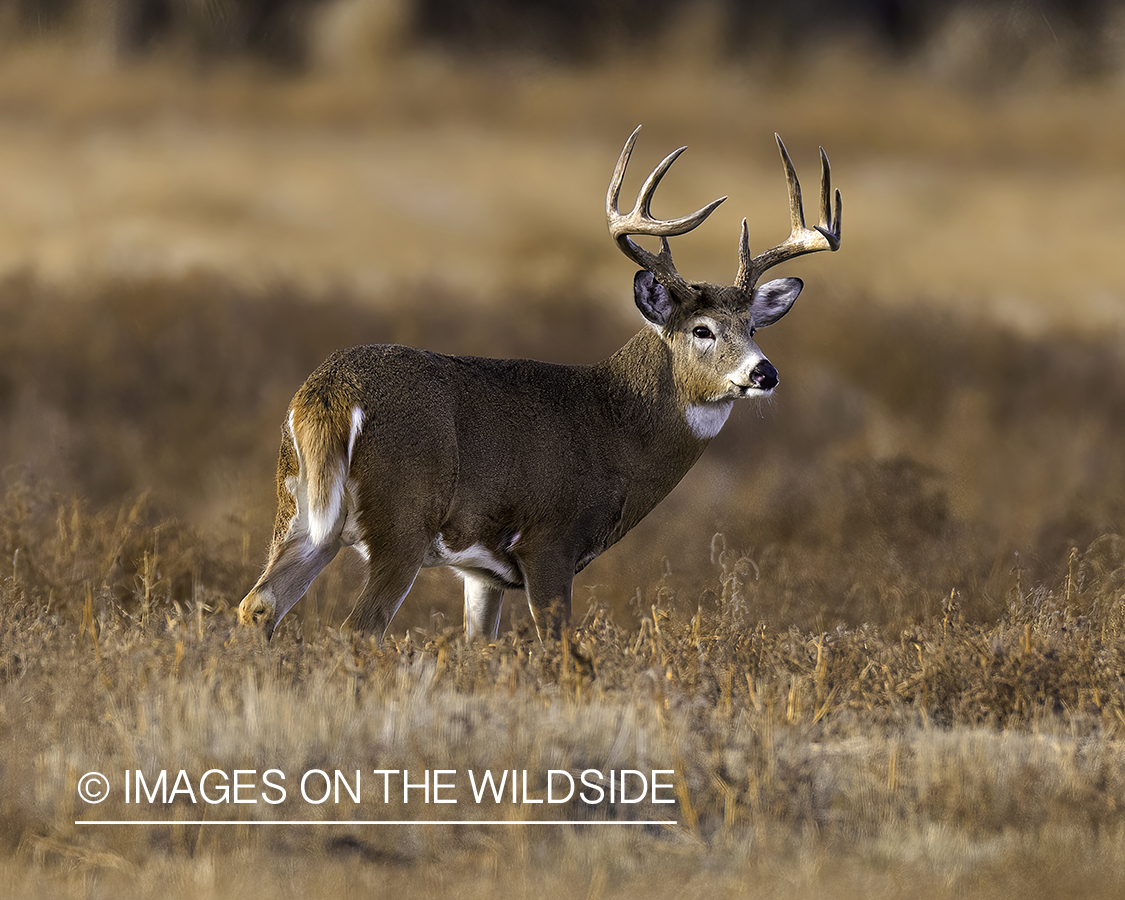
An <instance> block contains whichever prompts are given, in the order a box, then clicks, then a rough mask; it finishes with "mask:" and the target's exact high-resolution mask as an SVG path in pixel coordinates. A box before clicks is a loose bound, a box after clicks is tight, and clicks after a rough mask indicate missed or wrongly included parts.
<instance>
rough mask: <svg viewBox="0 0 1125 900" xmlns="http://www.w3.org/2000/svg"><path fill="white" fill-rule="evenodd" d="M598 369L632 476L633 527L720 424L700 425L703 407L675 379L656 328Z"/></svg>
mask: <svg viewBox="0 0 1125 900" xmlns="http://www.w3.org/2000/svg"><path fill="white" fill-rule="evenodd" d="M595 369H596V370H597V372H598V375H599V377H600V379H601V381H602V384H603V385H604V388H605V391H606V396H607V401H608V404H609V406H610V408H611V409H612V414H613V419H614V423H615V426H616V428H617V430H618V436H619V446H620V448H621V451H620V452H621V459H620V460H619V464H620V465H621V466H622V467H623V470H624V472H625V474H626V477H627V479H628V482H629V502H628V503H627V507H628V512H627V514H626V519H627V520H633V521H626V522H624V523H623V524H624V525H625V526H626V529H625V530H628V528H629V527H631V526H632V525H633V524H635V522H636V521H639V520H640V518H641V517H643V516H644V515H645V514H646V513H647V512H648V511H649V510H651V509H652V508H653V507H654V506H655V505H656V504H657V503H659V502H660V501H661V500H662V499H663V498H664V497H665V496H666V495H667V494H668V492H669V491H671V490H672V488H674V487H675V486H676V484H677V483H679V481H680V479H681V478H683V477H684V475H685V474H687V471H688V470H689V469H690V468H691V467H692V466H693V465H694V464H695V462H696V460H698V459H699V455H700V454H701V453H702V452H703V450H704V449H705V448H706V446H707V444H708V443H710V440H711V438H712V437H713V436H714V434H715V433H717V431H718V427H714V428H713V429H711V428H701V427H700V423H699V421H698V418H697V417H698V415H699V413H698V411H697V410H694V408H693V407H691V405H690V404H688V403H687V402H686V401H685V399H684V397H683V396H682V391H681V390H680V387H679V385H678V384H677V383H676V379H675V373H674V370H673V361H672V352H671V350H670V349H669V348H668V346H667V345H666V344H665V343H664V342H663V341H662V340H661V339H660V337H659V336H658V335H657V334H656V333H655V332H653V331H652V330H651V329H648V328H646V329H644V330H643V331H641V332H640V333H638V334H637V335H635V336H634V337H633V338H632V339H631V340H630V341H629V342H628V343H627V344H625V346H624V347H622V348H621V349H620V350H618V351H617V352H616V353H615V354H613V356H611V357H610V358H609V359H607V360H605V361H604V362H602V363H600V364H599V365H598V366H596V367H595ZM728 409H729V408H728ZM693 410H694V411H693ZM693 417H695V421H693ZM721 418H722V419H725V411H724V412H723V413H722V415H721ZM718 424H719V425H721V424H722V422H721V421H720V422H719V423H718ZM634 517H635V518H634Z"/></svg>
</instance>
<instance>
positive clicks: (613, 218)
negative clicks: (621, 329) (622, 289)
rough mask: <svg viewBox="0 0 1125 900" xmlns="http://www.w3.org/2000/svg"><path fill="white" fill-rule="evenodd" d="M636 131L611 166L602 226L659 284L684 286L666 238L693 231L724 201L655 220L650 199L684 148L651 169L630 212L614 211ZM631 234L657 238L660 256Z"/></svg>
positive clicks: (638, 128)
mask: <svg viewBox="0 0 1125 900" xmlns="http://www.w3.org/2000/svg"><path fill="white" fill-rule="evenodd" d="M640 130H641V126H639V125H638V126H637V127H636V129H635V130H634V131H633V133H632V134H631V135H629V139H628V140H627V141H626V142H625V146H624V148H623V149H622V150H621V156H620V157H618V160H617V165H616V166H615V167H614V170H613V178H612V179H611V180H610V182H609V190H608V191H607V192H606V198H605V215H606V223H607V224H608V225H609V233H610V236H611V237H612V238H613V240H614V241H615V242H616V243H617V246H618V247H620V248H621V252H622V253H624V254H625V255H626V256H627V257H628V258H629V259H631V260H633V262H635V263H637V264H638V265H639V266H641V267H642V268H644V269H647V270H649V271H650V272H652V273H653V274H654V275H657V276H658V277H659V279H660V280H661V281H662V282H671V283H676V284H679V285H684V286H686V282H684V279H683V278H682V277H681V276H680V274H679V273H678V272H677V271H676V267H675V265H674V264H673V263H672V251H671V249H670V248H669V246H668V238H670V237H675V236H676V235H680V234H686V233H687V232H689V231H691V230H692V229H693V228H697V227H698V226H699V225H700V224H702V222H703V221H704V220H705V219H706V218H707V217H708V216H709V215H711V213H712V212H714V211H715V208H716V207H717V206H718V205H719V204H720V203H722V202H723V201H724V200H726V199H727V198H726V197H720V198H719V199H718V200H713V201H712V202H710V203H708V204H707V205H706V206H704V207H703V208H702V209H698V210H696V211H695V212H693V213H690V214H689V215H686V216H680V217H679V218H677V219H657V218H655V217H654V216H653V215H652V210H651V206H652V198H653V195H654V194H655V193H656V188H657V186H658V185H659V184H660V181H661V179H662V178H663V177H664V176H665V174H667V172H668V170H669V169H670V168H671V167H672V163H674V162H675V161H676V160H677V159H679V158H680V154H681V153H683V152H684V150H686V149H687V148H686V147H680V148H679V149H678V150H674V151H673V152H671V153H669V154H668V155H667V156H666V157H664V159H663V161H662V162H661V163H660V165H658V166H657V167H656V168H655V169H653V170H652V173H651V174H650V175H649V176H648V178H646V179H645V182H644V184H643V185H642V186H641V190H640V192H639V193H638V194H637V202H636V203H635V204H634V205H633V209H632V210H631V211H630V212H629V213H627V214H624V215H623V214H622V213H621V212H620V211H619V210H618V199H619V197H620V195H621V183H622V181H623V180H624V178H625V168H626V167H627V166H628V165H629V158H630V157H631V156H632V154H633V146H634V144H636V142H637V135H638V134H639V133H640ZM634 234H647V235H653V236H655V237H659V238H660V239H661V241H660V244H661V249H660V253H651V252H649V251H648V250H645V249H644V248H643V247H640V246H639V245H638V244H637V243H636V242H635V241H633V240H632V238H631V237H630V235H634ZM666 286H667V285H666Z"/></svg>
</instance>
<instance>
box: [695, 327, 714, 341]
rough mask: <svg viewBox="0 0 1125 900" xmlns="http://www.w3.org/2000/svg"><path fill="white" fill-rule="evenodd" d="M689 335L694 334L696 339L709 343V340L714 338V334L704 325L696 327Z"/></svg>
mask: <svg viewBox="0 0 1125 900" xmlns="http://www.w3.org/2000/svg"><path fill="white" fill-rule="evenodd" d="M691 333H692V334H694V335H695V336H696V337H697V338H699V339H700V340H703V341H710V340H713V339H714V337H715V333H714V332H713V331H712V330H711V329H710V328H708V327H707V326H706V325H696V326H695V327H694V328H693V329H692V330H691Z"/></svg>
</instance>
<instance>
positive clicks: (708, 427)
mask: <svg viewBox="0 0 1125 900" xmlns="http://www.w3.org/2000/svg"><path fill="white" fill-rule="evenodd" d="M732 406H734V401H733V400H720V401H719V402H718V403H693V404H691V405H690V406H689V407H688V408H687V409H686V410H684V419H685V421H686V422H687V425H688V428H690V429H691V433H692V434H694V435H695V436H696V437H697V438H699V439H700V440H708V439H710V438H713V437H714V436H715V435H717V434H718V433H719V432H720V431H721V430H722V427H723V426H724V425H725V424H726V421H727V416H729V415H730V410H731V407H732Z"/></svg>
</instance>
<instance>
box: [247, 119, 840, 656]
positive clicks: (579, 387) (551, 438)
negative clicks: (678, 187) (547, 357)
mask: <svg viewBox="0 0 1125 900" xmlns="http://www.w3.org/2000/svg"><path fill="white" fill-rule="evenodd" d="M639 131H640V128H638V129H637V130H636V131H634V132H633V134H632V135H631V136H630V137H629V140H628V141H627V142H626V143H625V147H624V149H623V150H622V151H621V156H620V158H619V159H618V160H617V166H616V168H615V169H614V172H613V179H612V180H611V181H610V185H609V192H608V194H607V195H606V218H607V219H608V222H609V231H610V234H611V235H612V237H613V240H614V241H616V243H617V246H618V247H620V248H621V251H622V252H623V253H624V254H625V255H626V256H627V257H629V259H631V260H632V261H633V262H635V263H637V264H638V265H640V266H641V271H640V272H638V273H637V274H636V277H635V278H634V279H633V293H634V300H635V302H636V304H637V306H638V308H639V309H640V311H641V314H642V315H643V316H644V318H645V319H646V321H647V326H648V327H646V328H644V329H642V330H641V332H640V333H639V334H637V335H636V336H635V337H633V338H632V340H630V341H629V342H628V343H627V344H625V346H624V347H622V348H621V349H620V350H618V351H617V352H616V353H614V354H613V356H611V357H610V358H609V359H607V360H605V361H603V362H600V363H597V364H596V365H591V366H564V365H552V364H550V363H545V362H536V361H534V360H526V359H478V358H475V357H464V356H443V355H441V354H438V353H429V352H427V351H425V350H414V349H411V348H409V347H400V346H393V345H387V344H374V345H368V346H363V347H353V348H351V349H350V350H340V351H338V352H337V353H335V354H333V355H332V356H331V357H329V358H328V360H327V361H326V362H324V364H323V365H321V366H320V368H318V369H317V370H316V371H315V372H313V373H312V375H310V376H309V379H308V381H306V382H305V383H304V384H303V385H302V386H301V388H300V390H298V391H297V395H296V396H295V397H294V398H293V402H292V404H291V405H290V407H289V414H288V417H287V419H286V423H285V426H284V429H283V437H282V443H281V453H280V458H279V459H278V465H277V494H278V500H279V504H278V510H277V522H276V525H275V527H274V535H273V542H272V543H271V544H270V548H269V561H268V563H267V565H266V568H265V571H264V572H263V573H262V576H261V578H259V579H258V583H257V584H255V585H254V588H253V589H252V590H251V591H250V593H249V594H247V595H246V597H245V599H244V600H243V601H242V603H241V605H240V606H239V612H238V615H239V621H240V622H242V623H244V624H253V625H258V626H262V627H264V628H265V629H266V632H267V634H272V632H273V629H274V627H275V626H276V625H277V622H278V621H279V620H280V619H281V617H282V616H284V615H285V614H286V613H287V612H288V611H289V609H290V608H291V607H292V606H293V604H295V603H296V602H297V601H298V600H299V599H300V598H301V596H302V595H303V594H304V593H305V591H306V590H307V589H308V587H309V585H310V584H311V583H312V580H313V579H314V578H315V577H316V575H317V573H318V572H320V570H321V569H322V568H324V566H325V565H327V563H328V562H329V561H330V560H331V559H332V558H333V557H334V556H335V555H336V553H337V552H338V551H339V550H340V548H341V547H354V548H355V549H356V550H357V551H358V552H359V554H360V556H362V557H363V559H364V560H365V561H366V565H367V583H366V585H365V586H364V588H363V591H362V593H361V594H360V595H359V599H358V600H357V601H356V604H355V607H354V608H353V609H352V612H351V615H349V616H348V619H347V622H346V623H345V624H346V625H348V626H350V627H352V628H355V629H359V630H362V631H370V632H374V633H375V634H377V635H379V636H380V637H382V635H383V633H384V632H385V631H386V628H387V625H388V624H389V623H390V621H391V617H392V616H393V615H394V614H395V611H396V610H397V609H398V607H399V604H400V603H402V601H403V599H404V598H405V597H406V594H407V592H408V591H409V590H410V587H411V585H412V584H413V583H414V579H415V577H416V576H417V574H418V570H419V569H420V568H422V567H423V566H449V567H450V568H452V569H454V570H456V571H457V572H459V573H460V574H461V576H462V577H463V578H464V580H465V630H466V632H467V633H468V635H469V636H470V637H473V636H474V635H491V636H495V635H496V634H497V633H498V630H499V626H500V608H501V603H502V600H503V597H504V592H505V591H506V590H509V589H513V588H522V589H523V590H524V591H526V593H527V600H528V604H529V605H530V607H531V615H532V617H533V619H534V620H535V626H536V628H537V629H538V631H539V635H540V637H544V636H546V635H547V634H548V633H551V632H557V631H558V629H559V628H560V627H561V625H562V623H563V622H565V621H566V618H567V616H568V615H569V612H570V592H571V581H572V580H573V578H574V575H575V573H576V572H578V571H579V570H580V569H582V568H583V567H584V566H585V565H586V564H587V563H589V562H590V561H591V560H593V559H594V558H595V557H596V556H598V555H599V554H600V553H602V552H603V551H604V550H605V549H606V548H607V547H609V546H610V545H612V544H614V543H616V542H617V541H618V540H619V539H620V538H621V536H622V535H624V534H625V532H627V531H628V530H629V529H630V528H632V527H633V526H634V525H636V524H637V523H638V522H639V521H640V520H641V519H642V518H644V516H645V515H646V514H647V513H648V512H649V510H651V509H652V508H653V507H654V506H656V504H657V503H659V502H660V500H661V499H663V498H664V496H665V495H666V494H667V493H668V492H669V491H671V490H672V488H673V487H674V486H675V485H676V483H677V482H678V481H679V480H680V479H681V478H682V477H683V476H684V474H685V473H686V472H687V471H688V469H690V468H691V467H692V465H693V464H694V463H695V461H696V460H697V459H698V458H699V455H700V453H702V452H703V449H704V448H705V447H706V446H707V443H708V442H709V441H710V440H711V438H713V437H714V436H715V435H716V434H717V433H718V432H719V429H720V428H722V426H723V423H724V422H725V421H726V419H727V416H728V415H729V413H730V410H731V406H732V405H733V403H734V401H735V400H738V399H740V398H742V397H765V396H768V395H769V394H770V393H771V392H772V391H773V389H774V388H775V387H776V386H777V370H776V369H774V367H773V366H772V365H770V363H769V361H768V360H767V359H766V358H765V356H763V355H762V351H761V350H759V349H758V346H757V344H755V343H754V332H755V331H756V330H757V329H759V328H764V327H766V326H767V325H772V324H773V323H774V322H776V321H777V320H778V319H780V318H781V317H782V316H783V315H785V313H786V312H788V310H789V308H790V306H792V304H793V301H794V300H796V299H797V295H798V294H799V293H800V291H801V288H802V283H801V281H800V280H799V279H797V278H780V279H778V280H776V281H770V282H768V283H766V284H763V285H760V286H759V285H758V284H757V282H758V279H759V278H760V277H761V275H762V273H763V272H765V271H766V270H767V269H769V268H770V267H772V266H775V265H777V264H778V263H781V262H784V261H785V260H787V259H790V258H792V257H794V256H798V255H800V254H802V253H812V252H814V251H816V250H835V249H837V248H838V247H839V246H840V193H839V191H837V192H836V194H835V202H834V204H833V198H832V191H831V187H830V174H829V168H828V158H827V157H826V156H825V155H824V151H823V150H821V166H822V169H821V202H820V223H819V224H818V225H815V226H813V227H812V228H809V227H807V226H806V225H805V219H804V212H803V210H802V206H801V188H800V185H799V184H798V182H797V175H796V173H795V172H794V170H793V163H792V162H791V161H790V159H789V154H788V153H786V151H785V145H784V144H782V142H781V139H780V138H778V139H777V146H778V148H779V149H780V150H781V158H782V161H783V162H784V165H785V176H786V180H787V181H788V184H789V214H790V218H791V220H792V233H791V234H790V235H789V237H788V238H787V239H786V240H785V241H783V242H782V243H780V244H778V245H777V246H776V247H774V248H772V249H770V250H767V251H765V252H764V253H762V254H760V255H759V256H751V255H750V246H749V238H748V232H747V228H746V220H745V219H743V221H742V235H741V238H740V240H739V245H738V274H737V275H735V278H734V284H732V285H715V284H708V283H706V282H699V281H688V280H686V279H684V278H683V277H682V276H681V275H680V274H679V273H678V272H677V271H676V267H675V266H674V265H673V264H672V254H671V251H670V249H669V247H668V240H667V239H668V238H669V237H672V236H675V235H680V234H684V233H685V232H688V231H691V230H692V229H693V228H695V227H696V226H698V225H699V224H700V223H702V222H703V220H704V219H706V218H707V216H709V215H710V214H711V213H712V211H714V209H715V207H717V206H718V205H719V204H720V203H721V202H722V201H723V200H725V199H726V198H725V197H724V198H722V199H720V200H716V201H714V202H713V203H710V204H708V205H707V206H705V207H703V209H700V210H698V211H697V212H694V213H692V214H691V215H688V216H683V217H681V218H678V219H671V220H667V221H664V220H660V219H656V218H654V217H653V216H652V213H651V212H650V210H649V207H650V204H651V203H652V197H653V193H654V191H655V190H656V187H657V185H658V184H659V183H660V180H661V179H662V178H663V177H664V175H665V173H666V172H667V171H668V168H669V167H670V166H671V165H672V163H673V162H675V160H676V159H677V157H678V156H679V155H680V153H682V152H683V148H680V149H679V150H677V151H676V152H675V153H672V154H670V155H669V156H668V157H667V158H666V159H665V160H664V161H663V162H661V163H660V165H658V166H657V167H656V169H655V170H654V171H653V172H652V174H651V175H649V177H648V179H647V180H646V181H645V183H644V185H643V186H642V187H641V190H640V194H639V195H638V197H637V202H636V205H635V206H634V207H633V209H632V210H631V211H630V212H628V213H626V214H622V213H620V212H619V211H618V208H617V198H618V194H619V193H620V190H621V182H622V179H623V178H624V175H625V167H626V165H627V164H628V162H629V156H630V154H631V153H632V151H633V144H634V143H635V142H636V139H637V134H638V133H639ZM630 235H653V236H656V237H659V238H660V241H661V250H660V252H659V253H653V252H650V251H648V250H645V249H643V248H642V247H640V246H638V245H637V244H636V243H635V242H634V241H633V240H632V239H631V238H630Z"/></svg>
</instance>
